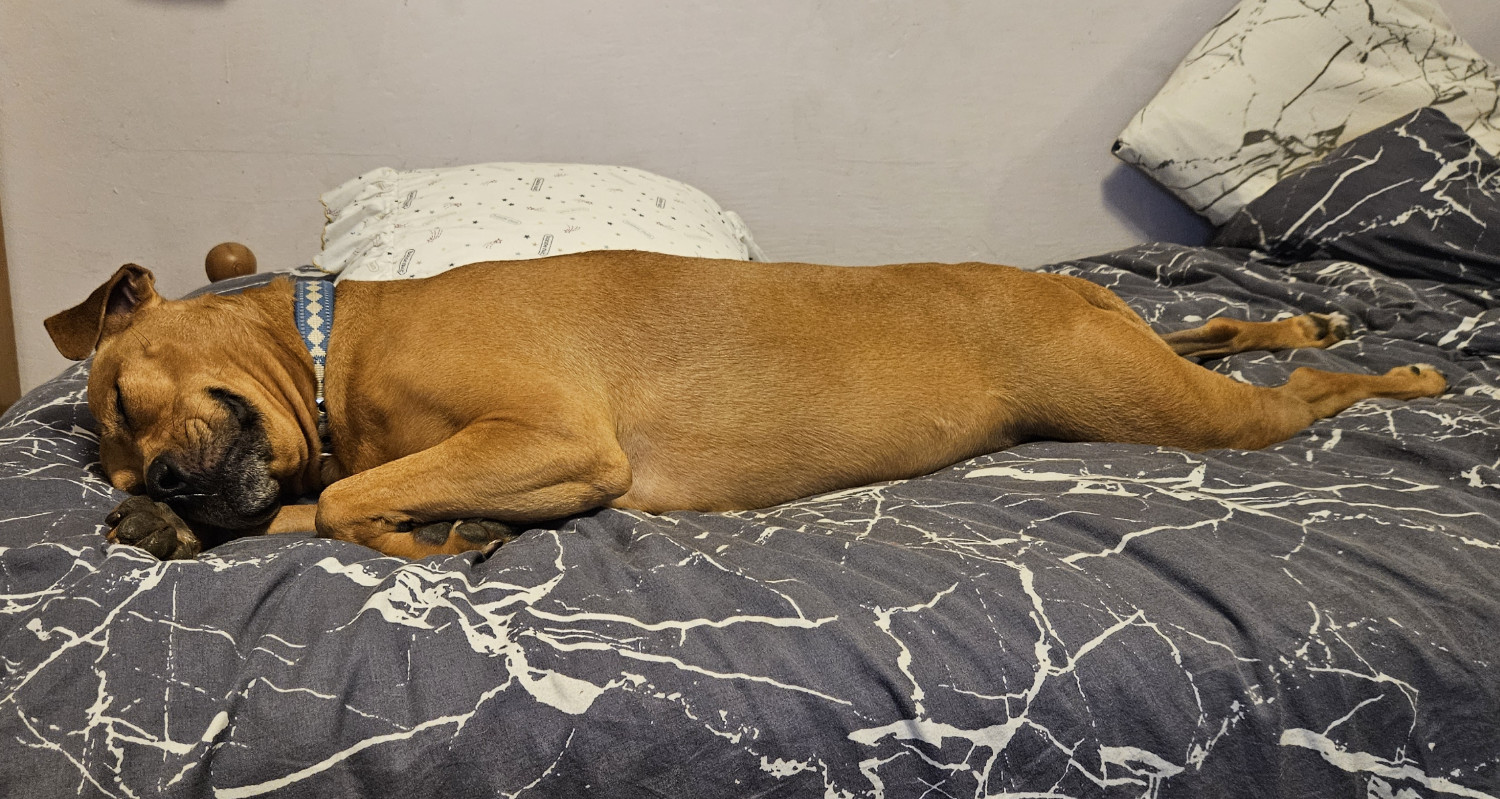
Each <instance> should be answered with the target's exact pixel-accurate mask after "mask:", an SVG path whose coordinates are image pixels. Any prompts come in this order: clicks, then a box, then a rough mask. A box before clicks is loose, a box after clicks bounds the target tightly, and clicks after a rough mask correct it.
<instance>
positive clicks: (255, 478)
mask: <svg viewBox="0 0 1500 799" xmlns="http://www.w3.org/2000/svg"><path fill="white" fill-rule="evenodd" d="M209 395H210V396H211V397H213V398H214V400H215V401H217V402H218V403H219V404H221V405H223V406H224V409H225V410H226V411H228V413H227V415H226V417H225V419H224V421H223V422H221V423H220V424H218V425H216V426H215V428H216V429H215V430H214V431H213V435H212V436H210V437H209V440H208V443H206V444H204V445H203V446H201V447H200V448H198V449H197V450H196V451H179V452H168V453H163V454H162V455H160V456H158V457H157V458H156V459H155V460H153V461H152V462H151V463H150V464H149V465H147V467H146V474H145V478H146V479H145V492H146V494H147V495H148V496H150V497H151V498H152V499H154V500H156V501H158V502H163V503H166V504H167V506H169V507H170V508H172V510H174V511H176V512H177V514H178V515H179V516H181V517H182V518H184V519H186V520H188V521H190V522H193V521H196V522H202V523H206V524H210V525H213V526H215V527H220V528H224V529H226V530H246V529H248V528H253V527H257V526H259V525H262V524H265V523H266V522H267V521H269V520H270V519H271V517H272V516H274V515H275V513H276V511H277V509H278V508H280V507H281V487H280V485H279V484H278V483H277V482H276V480H275V479H274V478H272V477H271V473H270V463H271V442H270V438H269V437H268V436H267V435H266V431H265V426H264V424H263V423H262V421H261V417H260V414H259V413H258V412H257V411H256V410H255V409H254V408H253V407H252V406H251V405H250V403H249V402H248V401H246V400H245V398H244V397H242V396H240V395H239V394H236V393H235V392H233V391H230V390H228V389H223V388H214V389H210V390H209Z"/></svg>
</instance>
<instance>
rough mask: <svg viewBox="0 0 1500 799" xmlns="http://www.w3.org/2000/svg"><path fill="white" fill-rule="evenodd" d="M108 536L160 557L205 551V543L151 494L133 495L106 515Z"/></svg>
mask: <svg viewBox="0 0 1500 799" xmlns="http://www.w3.org/2000/svg"><path fill="white" fill-rule="evenodd" d="M104 522H105V524H108V525H109V526H110V531H109V535H108V538H109V540H110V541H113V542H115V543H117V544H126V545H129V546H133V547H139V548H141V549H144V550H145V551H147V552H149V553H151V554H152V555H155V556H156V557H157V558H160V559H161V560H187V559H188V558H194V557H197V556H198V553H200V552H202V551H203V543H202V542H201V541H199V540H198V536H196V535H194V534H193V531H192V530H190V529H188V526H187V523H186V522H184V521H183V520H182V519H181V518H180V517H178V515H177V514H176V513H175V512H173V510H172V509H171V508H169V507H167V506H166V505H163V504H162V503H160V502H154V501H152V500H151V498H150V497H131V498H129V499H127V500H125V501H124V502H121V503H120V504H119V506H118V507H116V508H115V509H114V510H113V511H111V512H110V514H109V515H108V516H106V517H105V518H104Z"/></svg>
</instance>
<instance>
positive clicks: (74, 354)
mask: <svg viewBox="0 0 1500 799" xmlns="http://www.w3.org/2000/svg"><path fill="white" fill-rule="evenodd" d="M160 301H161V297H160V296H158V295H157V293H156V278H155V277H154V276H153V275H152V274H151V270H149V269H147V268H145V267H143V266H136V265H135V264H125V265H124V266H122V267H120V268H119V269H117V270H115V274H114V276H112V277H111V278H110V279H109V280H106V281H104V285H102V286H100V287H99V288H96V289H94V293H93V294H90V295H89V298H88V299H86V300H84V301H83V302H81V303H79V304H78V305H76V306H74V307H72V308H69V309H68V310H66V311H63V312H61V313H58V314H54V315H53V316H49V317H47V321H46V322H44V323H43V324H45V325H46V326H47V333H48V334H49V335H51V336H52V343H53V344H56V345H57V351H58V352H60V353H62V354H63V357H64V358H68V359H70V360H74V361H81V360H83V359H84V358H87V357H89V353H91V352H93V351H94V348H95V347H97V346H98V345H99V340H100V339H102V338H104V333H105V328H106V327H109V328H111V331H110V332H113V330H117V329H119V328H121V327H123V326H124V325H125V324H127V323H129V321H130V315H131V314H133V313H135V312H136V310H137V309H139V308H142V307H144V306H148V305H155V304H156V303H158V302H160Z"/></svg>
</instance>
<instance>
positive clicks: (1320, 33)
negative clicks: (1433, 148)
mask: <svg viewBox="0 0 1500 799" xmlns="http://www.w3.org/2000/svg"><path fill="white" fill-rule="evenodd" d="M1497 102H1500V70H1497V69H1496V68H1495V67H1494V66H1493V65H1491V64H1490V63H1489V62H1487V61H1486V60H1485V59H1484V58H1483V57H1482V56H1480V55H1479V54H1478V53H1477V52H1475V51H1474V49H1473V48H1471V47H1469V45H1467V44H1465V43H1464V41H1463V40H1462V39H1460V38H1459V37H1458V34H1457V33H1455V32H1454V30H1453V28H1452V26H1451V25H1450V24H1449V22H1448V19H1447V17H1446V16H1444V14H1443V12H1442V10H1441V9H1440V8H1438V6H1437V5H1436V4H1435V3H1433V2H1431V0H1322V1H1320V2H1318V3H1315V4H1309V3H1305V2H1299V0H1243V1H1242V2H1241V3H1240V4H1239V5H1238V6H1236V7H1235V8H1234V10H1233V11H1231V12H1230V13H1229V16H1227V17H1225V18H1224V19H1223V21H1221V22H1220V23H1219V24H1218V25H1216V26H1214V28H1213V30H1211V31H1209V33H1208V35H1207V36H1205V37H1204V38H1203V40H1202V41H1201V42H1199V43H1198V45H1197V46H1196V47H1194V48H1193V49H1192V51H1191V52H1189V53H1188V55H1187V57H1186V58H1185V59H1183V61H1182V63H1181V64H1180V65H1178V67H1177V70H1176V71H1175V72H1173V73H1172V75H1171V77H1170V78H1168V79H1167V83H1166V85H1165V86H1163V87H1162V89H1161V91H1160V92H1159V93H1158V94H1157V95H1156V97H1155V98H1154V99H1152V100H1151V102H1150V103H1148V104H1147V105H1146V107H1145V108H1143V109H1141V110H1140V112H1139V113H1137V114H1136V116H1135V118H1134V119H1133V120H1131V122H1130V124H1129V126H1127V127H1126V128H1125V131H1124V132H1123V133H1121V134H1120V137H1119V140H1118V141H1116V142H1115V153H1116V155H1118V156H1119V157H1120V158H1121V159H1122V160H1124V161H1126V162H1127V163H1130V164H1132V165H1134V166H1136V167H1138V168H1140V169H1141V170H1143V171H1144V172H1146V174H1148V175H1150V176H1151V177H1152V178H1154V179H1155V180H1156V181H1157V182H1159V183H1160V184H1162V185H1163V186H1165V187H1166V188H1167V189H1168V190H1169V191H1171V192H1172V193H1174V194H1176V195H1177V196H1178V197H1179V198H1181V199H1182V200H1183V201H1184V202H1186V203H1187V204H1188V205H1189V206H1190V207H1192V208H1193V210H1195V211H1197V212H1198V213H1200V214H1203V215H1204V216H1206V217H1208V218H1209V219H1210V220H1211V221H1213V222H1214V223H1215V224H1223V223H1224V222H1225V221H1226V220H1227V219H1228V218H1229V217H1230V216H1231V215H1233V214H1234V212H1235V211H1238V210H1239V209H1240V208H1241V207H1242V206H1244V205H1245V204H1246V203H1248V202H1250V201H1251V200H1253V199H1255V198H1256V197H1259V196H1260V195H1261V194H1262V193H1263V192H1265V191H1266V190H1267V189H1269V188H1270V187H1271V186H1273V185H1275V183H1276V182H1277V181H1278V180H1280V179H1281V178H1282V177H1285V176H1286V175H1288V174H1290V173H1292V172H1294V171H1296V170H1297V169H1299V168H1301V167H1303V166H1306V165H1308V164H1311V163H1313V162H1315V161H1317V160H1319V159H1320V158H1322V157H1323V156H1324V155H1325V154H1327V153H1328V152H1329V151H1330V150H1332V149H1333V148H1334V147H1336V146H1338V145H1340V144H1342V143H1344V142H1346V141H1349V140H1350V139H1352V138H1354V137H1355V136H1358V135H1360V134H1362V133H1368V132H1369V131H1371V130H1374V129H1375V128H1378V127H1380V126H1381V125H1384V124H1386V123H1387V122H1390V121H1391V120H1393V119H1396V118H1398V117H1401V116H1405V115H1408V114H1410V113H1412V112H1414V111H1416V110H1417V109H1419V108H1423V107H1427V106H1432V107H1435V108H1437V109H1439V110H1441V111H1442V112H1443V113H1445V114H1447V115H1448V118H1449V119H1452V120H1453V121H1454V122H1456V123H1458V125H1459V126H1460V127H1462V128H1464V129H1465V130H1466V131H1468V133H1469V135H1470V136H1472V137H1473V138H1474V139H1475V140H1476V141H1478V142H1479V143H1480V144H1481V145H1482V146H1483V147H1485V148H1486V149H1487V150H1489V151H1490V152H1492V153H1496V152H1500V113H1497V111H1496V108H1497Z"/></svg>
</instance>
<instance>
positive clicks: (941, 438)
mask: <svg viewBox="0 0 1500 799" xmlns="http://www.w3.org/2000/svg"><path fill="white" fill-rule="evenodd" d="M967 400H968V401H966V402H962V403H955V402H951V401H950V402H949V403H947V404H942V405H935V406H931V407H925V408H911V409H908V410H910V412H909V413H903V414H900V415H899V416H891V417H889V418H878V417H872V416H870V415H868V414H866V415H853V414H851V415H848V416H843V417H840V418H839V419H838V420H833V419H829V418H827V417H826V416H825V417H824V418H821V419H809V421H815V422H818V423H820V424H821V426H812V425H797V426H793V427H791V428H790V429H789V428H787V427H783V426H780V425H778V426H777V429H775V430H769V431H765V432H766V435H764V436H761V435H759V432H760V431H755V430H749V431H747V430H744V429H739V430H736V431H733V432H725V431H716V430H706V429H701V428H700V432H699V434H697V435H691V434H689V435H682V434H681V427H682V426H681V425H673V427H675V428H677V429H674V430H672V431H670V432H668V431H666V430H662V431H658V435H656V436H652V435H650V434H637V435H630V434H627V435H624V436H622V437H621V440H620V446H621V448H622V449H623V450H624V451H625V453H626V455H627V457H628V458H629V461H630V467H631V477H632V482H631V486H630V490H629V491H627V492H626V493H625V494H624V495H622V496H620V497H618V498H617V499H615V500H614V501H613V502H611V503H610V505H611V506H612V507H619V508H631V509H635V510H643V511H649V512H664V511H670V510H701V511H726V510H748V509H754V508H764V507H768V506H771V505H777V504H780V503H782V502H787V501H791V500H794V499H798V498H801V497H807V496H811V495H814V494H820V493H824V492H828V491H834V490H838V489H842V488H850V487H854V486H859V485H865V484H869V483H876V482H882V481H885V480H898V479H905V478H909V477H915V476H917V475H921V474H926V473H928V472H932V471H935V470H937V469H941V468H943V467H945V466H948V465H950V464H953V463H956V462H958V461H961V460H964V459H966V458H970V457H973V456H975V455H979V454H982V453H985V452H993V451H996V450H1000V449H1004V448H1006V447H1009V446H1011V445H1013V444H1015V443H1017V440H1018V438H1017V435H1016V432H1015V430H1014V429H1013V426H1012V425H1011V424H1010V423H1009V421H1010V420H1009V418H1008V413H1007V407H1006V405H1005V402H1004V398H1003V397H1001V396H999V395H998V394H997V393H994V392H975V393H974V395H973V396H971V397H969V398H967ZM783 421H784V420H783ZM840 422H842V423H840Z"/></svg>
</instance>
